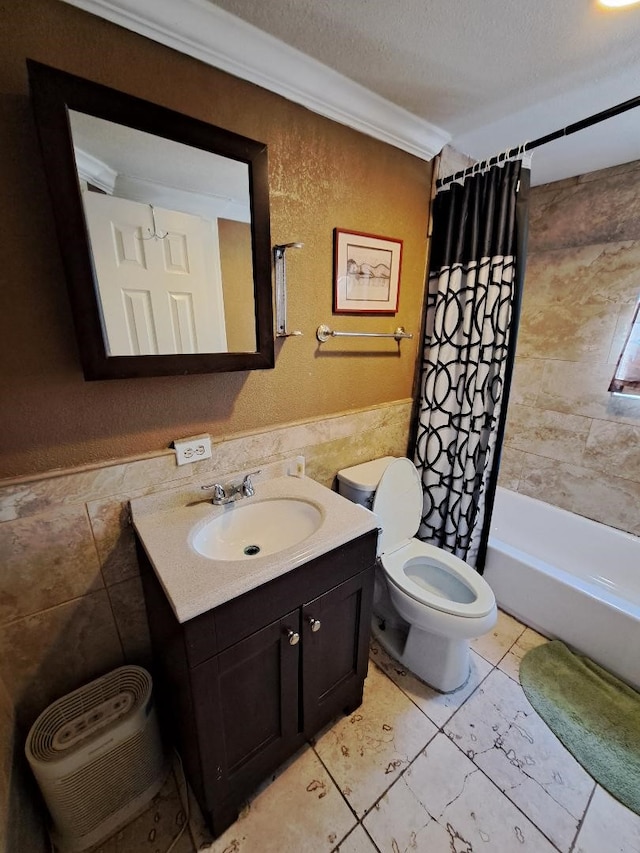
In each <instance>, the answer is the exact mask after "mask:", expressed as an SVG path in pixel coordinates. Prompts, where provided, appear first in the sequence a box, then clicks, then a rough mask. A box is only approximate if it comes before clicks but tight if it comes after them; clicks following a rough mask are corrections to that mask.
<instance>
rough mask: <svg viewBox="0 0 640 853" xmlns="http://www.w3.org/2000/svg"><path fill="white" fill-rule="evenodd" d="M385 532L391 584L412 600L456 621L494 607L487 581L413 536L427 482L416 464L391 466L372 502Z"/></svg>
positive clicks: (382, 544) (382, 549) (383, 556)
mask: <svg viewBox="0 0 640 853" xmlns="http://www.w3.org/2000/svg"><path fill="white" fill-rule="evenodd" d="M372 509H373V512H374V513H375V514H376V515H377V516H378V518H379V519H380V524H381V528H382V532H381V534H380V538H379V540H378V556H379V557H380V561H381V563H382V566H383V568H384V570H385V572H386V576H387V578H388V580H389V582H390V583H392V584H394V586H396V587H397V588H398V589H400V590H401V591H402V592H404V593H405V594H406V595H408V596H409V597H410V598H412V599H414V600H415V601H417V602H419V603H420V604H424V605H425V606H427V607H433V608H434V609H435V610H440V611H441V612H443V613H449V614H451V615H452V616H464V617H465V618H472V619H473V618H482V617H484V616H487V614H489V613H490V612H491V611H492V609H493V608H494V607H495V598H494V595H493V592H492V591H491V588H490V587H489V585H488V584H487V583H486V581H485V580H484V579H483V578H482V577H481V576H480V575H479V574H478V573H477V572H476V571H475V569H472V568H471V566H469V565H468V564H467V563H465V562H464V561H463V560H461V559H460V558H459V557H456V556H455V555H453V554H450V553H449V552H448V551H444V550H443V549H442V548H437V547H436V546H434V545H429V544H428V543H426V542H421V541H420V540H419V539H414V538H413V537H414V536H415V534H416V533H417V531H418V528H419V526H420V520H421V517H422V483H421V481H420V477H419V475H418V472H417V471H416V469H415V466H414V465H413V463H412V462H411V461H410V460H409V459H406V458H401V459H395V460H394V461H393V462H391V463H389V465H388V466H387V467H386V469H385V471H384V473H383V474H382V477H381V479H380V483H379V484H378V488H377V490H376V493H375V496H374V499H373V506H372Z"/></svg>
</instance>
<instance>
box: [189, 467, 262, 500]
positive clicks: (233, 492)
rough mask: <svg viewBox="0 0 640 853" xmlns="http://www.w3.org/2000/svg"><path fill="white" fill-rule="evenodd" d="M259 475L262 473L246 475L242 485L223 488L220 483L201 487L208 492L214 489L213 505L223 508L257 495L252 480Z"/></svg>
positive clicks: (253, 472)
mask: <svg viewBox="0 0 640 853" xmlns="http://www.w3.org/2000/svg"><path fill="white" fill-rule="evenodd" d="M259 473H260V471H251V473H250V474H246V475H245V477H244V479H243V480H242V482H241V483H233V484H231V485H227V486H222V485H221V484H220V483H212V484H211V485H209V486H201V487H200V488H202V489H204V490H206V491H208V490H209V489H213V497H212V499H211V503H212V504H213V505H214V506H223V505H224V504H229V503H233V502H234V501H237V500H240V498H250V497H251V496H252V495H255V493H256V490H255V488H254V485H253V483H252V481H251V478H252V477H254V476H255V475H256V474H259Z"/></svg>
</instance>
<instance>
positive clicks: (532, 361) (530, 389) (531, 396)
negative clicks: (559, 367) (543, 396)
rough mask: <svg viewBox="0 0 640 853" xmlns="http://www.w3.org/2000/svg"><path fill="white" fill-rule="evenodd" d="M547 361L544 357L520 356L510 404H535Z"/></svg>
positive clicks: (514, 373)
mask: <svg viewBox="0 0 640 853" xmlns="http://www.w3.org/2000/svg"><path fill="white" fill-rule="evenodd" d="M544 366H545V361H544V359H542V358H524V357H523V358H518V359H517V360H516V363H515V365H514V371H513V381H512V384H511V391H510V394H509V405H512V404H519V405H523V406H535V405H536V400H537V397H538V393H539V391H540V386H541V384H542V374H543V371H544Z"/></svg>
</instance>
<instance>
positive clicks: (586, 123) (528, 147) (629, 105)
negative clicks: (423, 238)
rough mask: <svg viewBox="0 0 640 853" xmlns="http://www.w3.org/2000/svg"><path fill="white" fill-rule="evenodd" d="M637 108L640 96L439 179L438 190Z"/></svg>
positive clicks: (639, 105)
mask: <svg viewBox="0 0 640 853" xmlns="http://www.w3.org/2000/svg"><path fill="white" fill-rule="evenodd" d="M635 107H640V95H638V96H637V97H635V98H631V99H630V100H628V101H624V102H623V103H622V104H616V106H615V107H609V109H608V110H603V111H602V112H600V113H596V114H595V115H592V116H589V117H588V118H583V119H582V120H581V121H576V122H574V124H570V125H567V127H563V128H561V129H560V130H554V132H553V133H547V135H546V136H541V137H540V138H539V139H534V140H533V141H531V142H526V143H525V144H524V145H518V146H516V147H515V148H511V149H510V150H508V151H505V152H503V153H502V154H496V155H495V156H493V157H491V158H490V159H489V160H482V161H481V162H480V163H474V164H473V166H469V167H468V168H467V169H464V170H463V171H462V172H456V173H455V174H454V175H449V176H448V177H446V178H438V180H437V181H436V189H440V187H444V186H446V185H447V184H451V183H453V181H459V180H460V179H461V178H466V177H467V175H470V174H471V173H472V172H473V171H474V170H476V169H486V168H487V167H488V166H495V165H496V163H499V162H500V161H501V160H509V159H510V158H511V157H515V156H516V154H521V153H523V152H525V151H533V149H534V148H539V147H540V146H541V145H546V144H547V143H548V142H554V141H555V140H556V139H561V138H562V137H563V136H570V134H572V133H577V132H578V131H579V130H584V129H585V128H587V127H591V126H592V125H594V124H599V123H600V122H601V121H606V120H607V119H609V118H613V117H614V116H617V115H620V114H621V113H625V112H627V110H632V109H634V108H635Z"/></svg>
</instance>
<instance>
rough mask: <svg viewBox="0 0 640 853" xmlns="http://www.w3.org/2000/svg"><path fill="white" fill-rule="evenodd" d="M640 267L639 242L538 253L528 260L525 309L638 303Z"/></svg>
mask: <svg viewBox="0 0 640 853" xmlns="http://www.w3.org/2000/svg"><path fill="white" fill-rule="evenodd" d="M639 265H640V241H628V242H618V243H592V244H589V245H588V246H575V247H574V246H569V247H565V248H562V249H554V250H548V251H544V252H535V253H533V254H532V255H531V256H530V257H529V258H528V260H527V272H526V277H525V285H524V308H525V310H526V308H527V306H530V305H534V304H535V305H536V306H538V305H539V303H541V307H543V308H546V309H547V310H550V309H551V307H552V306H556V305H568V306H571V307H575V306H581V305H588V304H590V303H593V302H599V303H606V304H610V303H612V302H617V303H622V304H624V303H635V302H636V300H637V297H638V290H639V287H638V279H637V270H638V266H639Z"/></svg>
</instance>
